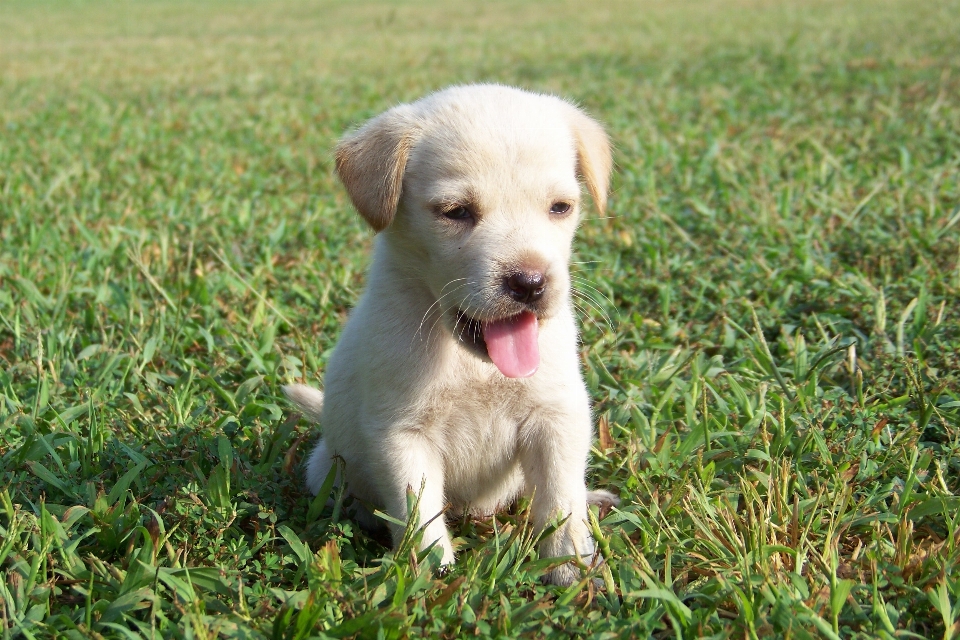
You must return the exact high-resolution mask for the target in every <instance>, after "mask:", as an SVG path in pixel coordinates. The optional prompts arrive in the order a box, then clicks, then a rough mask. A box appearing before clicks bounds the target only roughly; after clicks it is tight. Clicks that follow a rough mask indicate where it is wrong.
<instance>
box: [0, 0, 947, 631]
mask: <svg viewBox="0 0 960 640" xmlns="http://www.w3.org/2000/svg"><path fill="white" fill-rule="evenodd" d="M957 34H960V2H958V1H957V0H949V1H940V0H930V1H927V2H909V1H906V0H902V1H901V0H871V1H868V0H863V1H848V2H838V1H831V2H828V1H820V0H817V1H801V0H782V1H774V0H736V1H734V0H728V1H726V2H721V1H720V0H696V1H694V0H677V1H673V2H666V1H663V2H654V1H652V0H651V1H640V0H634V1H631V2H628V1H620V0H599V1H597V2H591V3H582V2H573V1H572V0H555V1H551V2H547V1H529V2H500V1H494V2H484V3H470V4H468V3H454V2H436V1H434V0H416V1H410V2H403V3H401V2H398V1H392V2H387V1H384V2H332V1H312V0H311V1H306V0H304V1H292V0H291V1H286V0H262V1H255V0H246V1H236V2H222V1H210V2H207V1H204V2H187V1H185V0H147V1H143V2H129V1H121V0H116V1H113V0H93V1H91V2H68V1H54V0H43V1H40V2H27V1H20V0H11V1H7V2H3V3H0V638H3V639H4V640H6V639H8V638H18V637H24V638H46V637H77V638H80V637H84V638H86V637H92V638H101V637H103V638H112V637H118V638H120V637H151V638H152V637H170V638H214V637H216V636H223V637H238V638H265V637H272V638H290V639H293V638H306V637H310V636H317V637H354V636H356V637H371V638H373V637H377V638H380V637H382V638H402V637H420V636H443V637H448V638H454V637H461V636H474V635H476V636H480V637H491V636H500V637H512V636H526V637H565V636H568V635H583V636H591V637H594V636H596V637H607V638H613V637H647V636H654V637H658V638H698V637H728V636H732V637H738V638H739V637H746V638H761V637H791V638H807V637H827V638H837V637H843V638H878V637H879V638H897V637H900V638H908V637H916V638H921V637H922V638H941V637H942V638H945V639H947V638H955V637H958V636H960V567H958V562H960V549H958V547H960V476H958V474H960V304H958V302H957V299H958V296H960V37H958V35H957ZM472 81H496V82H504V83H509V84H514V85H519V86H523V87H526V88H530V89H535V90H541V91H548V92H555V93H559V94H561V95H564V96H566V97H569V98H571V99H573V100H576V101H577V102H578V103H579V104H581V105H583V107H584V108H585V109H586V110H588V111H589V112H590V113H592V114H593V115H594V116H596V117H597V118H598V119H600V120H602V121H603V122H604V123H605V124H606V126H607V128H608V130H609V132H610V135H611V137H612V139H613V140H614V142H615V144H616V148H617V150H616V162H617V167H616V171H615V176H614V182H613V193H612V196H611V201H610V208H609V211H608V212H607V214H606V215H605V216H602V217H601V216H599V214H597V213H596V212H595V211H592V210H591V211H588V212H587V214H586V217H585V219H584V221H583V223H582V225H581V228H580V230H579V232H578V237H577V240H576V258H575V260H576V264H575V272H576V279H577V282H578V283H579V290H580V293H579V294H578V296H577V300H578V311H579V315H580V319H581V327H582V339H583V349H582V354H583V366H584V371H585V374H586V379H587V382H588V386H589V388H590V392H591V395H592V397H593V400H594V407H595V411H594V412H595V417H596V420H597V424H598V434H599V439H598V442H597V445H596V447H595V448H594V451H593V455H592V457H591V464H590V484H591V485H593V486H596V487H603V488H608V489H611V490H613V491H615V492H619V494H620V496H621V498H622V500H623V503H622V505H621V506H620V508H619V509H617V510H614V511H613V512H612V513H610V514H606V515H605V517H603V518H602V520H599V521H597V522H595V523H594V524H595V531H596V536H597V537H598V539H599V541H600V547H601V549H602V550H603V553H604V555H605V556H606V558H607V562H606V563H605V564H604V565H602V566H598V567H592V568H589V569H587V574H586V578H585V579H584V581H583V582H581V583H579V584H576V585H574V586H572V587H569V588H557V587H551V586H545V585H543V584H542V583H541V581H540V577H541V576H542V575H543V574H544V573H545V571H546V569H547V565H546V564H545V563H544V561H541V560H540V559H539V558H537V556H536V552H535V550H534V548H535V544H534V543H535V540H534V539H533V532H532V531H530V529H529V528H528V527H527V526H525V522H526V518H527V505H525V504H523V503H521V504H518V505H516V506H515V507H514V508H513V509H512V510H511V511H510V512H509V513H504V514H501V515H499V516H497V517H496V518H495V519H487V520H469V519H462V518H461V519H458V520H456V522H455V523H454V524H453V525H452V529H453V532H454V534H455V536H456V538H457V544H458V545H459V552H458V553H459V559H458V563H457V565H456V567H455V568H454V569H453V570H452V571H451V572H450V573H448V574H445V575H441V574H440V573H439V572H437V571H436V570H435V569H436V566H437V554H436V553H435V552H429V553H420V554H417V553H415V552H414V550H415V548H416V544H415V543H416V532H415V531H409V535H408V537H407V539H406V541H405V542H404V544H403V545H402V546H401V547H400V548H398V549H393V548H391V547H390V545H389V541H387V540H384V539H383V538H381V537H371V536H368V535H366V534H365V533H364V532H362V531H360V530H359V529H358V527H357V526H356V525H355V524H354V523H352V522H350V521H349V520H347V519H345V518H344V517H343V516H342V514H341V509H340V505H341V504H342V498H343V496H341V495H339V494H338V493H336V492H333V497H334V498H335V499H336V506H335V507H333V508H328V507H325V506H324V505H325V502H326V497H327V496H326V495H321V496H319V497H318V498H316V499H314V498H313V497H312V496H310V495H309V494H308V493H307V492H306V491H305V490H304V488H303V486H302V481H301V472H300V463H301V461H302V460H303V458H304V456H305V455H306V453H307V451H308V450H309V447H310V445H311V442H312V439H313V437H314V436H315V434H316V432H317V428H316V427H314V426H311V425H310V424H308V423H307V422H306V421H305V420H303V419H302V418H301V417H300V416H298V415H297V414H296V413H295V412H294V411H293V410H292V408H291V407H290V406H289V405H288V404H287V403H286V402H285V400H284V399H283V397H282V394H281V393H280V390H279V388H280V385H282V384H285V383H287V382H291V381H304V382H308V383H311V384H315V385H318V386H319V385H322V381H323V373H324V369H325V362H326V360H327V358H328V356H329V354H330V352H331V349H332V347H333V345H334V344H335V343H336V340H337V336H338V334H339V330H340V327H341V326H342V324H343V321H344V318H345V317H346V314H347V313H348V311H349V309H350V308H351V306H352V305H353V304H354V302H355V301H356V299H357V296H358V292H359V291H360V290H361V289H362V287H363V282H364V271H365V266H366V264H367V261H368V259H369V252H370V247H371V239H372V233H371V231H370V230H369V229H368V228H367V227H365V225H364V224H363V223H362V221H361V220H360V219H359V217H358V216H357V215H356V213H355V212H354V211H353V209H352V207H351V206H350V203H349V201H348V199H347V197H346V194H345V192H344V190H343V188H342V186H340V185H339V184H338V182H337V181H336V179H335V177H334V172H333V163H332V148H333V145H334V144H335V141H336V140H337V138H338V137H339V136H340V135H341V134H342V133H343V132H344V131H345V130H348V129H349V128H350V127H352V126H355V125H356V124H358V123H360V122H362V121H363V120H365V119H366V118H368V117H370V116H372V115H374V114H376V113H378V112H380V111H382V110H383V109H385V108H387V107H389V106H392V105H394V104H396V103H398V102H401V101H406V100H411V99H415V98H417V97H419V96H421V95H423V94H425V93H428V92H430V91H432V90H435V89H438V88H441V87H443V86H446V85H448V84H452V83H463V82H472ZM594 579H596V580H594ZM601 584H602V585H603V586H602V587H600V586H598V585H601Z"/></svg>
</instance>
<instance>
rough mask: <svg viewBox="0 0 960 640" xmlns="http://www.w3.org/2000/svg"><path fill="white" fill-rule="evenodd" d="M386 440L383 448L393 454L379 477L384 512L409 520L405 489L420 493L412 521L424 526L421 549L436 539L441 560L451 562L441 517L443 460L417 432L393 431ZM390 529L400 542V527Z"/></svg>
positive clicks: (401, 535)
mask: <svg viewBox="0 0 960 640" xmlns="http://www.w3.org/2000/svg"><path fill="white" fill-rule="evenodd" d="M387 441H388V443H387V446H386V447H385V448H384V450H385V451H389V452H391V453H392V454H393V457H392V458H390V459H388V460H384V461H383V462H384V467H385V468H386V469H389V473H386V474H382V476H381V478H380V479H379V480H380V482H379V484H380V493H381V495H382V496H383V499H384V502H385V503H386V504H385V505H384V506H385V507H386V510H387V513H389V514H390V515H391V516H393V517H394V518H397V519H399V520H403V521H407V520H409V515H410V514H408V513H407V490H408V489H409V490H411V491H413V492H414V493H418V494H420V502H419V506H418V512H419V521H418V522H416V523H413V524H415V525H416V526H417V527H422V528H423V539H422V542H421V550H422V549H425V548H427V547H429V546H430V545H431V544H433V543H434V542H436V543H437V545H438V546H439V547H440V548H441V549H443V558H442V560H441V561H442V563H443V564H451V563H452V562H453V561H454V555H453V545H452V544H451V542H450V534H449V533H448V532H447V525H446V523H445V522H444V519H443V507H444V497H443V460H442V459H441V458H440V455H439V454H438V453H437V451H436V449H435V448H434V447H433V445H431V443H430V442H429V441H428V440H427V439H426V438H424V437H423V436H421V435H420V434H419V433H417V432H416V431H409V430H404V431H401V432H398V433H395V434H392V435H391V436H388V437H387ZM421 488H422V491H421ZM428 523H429V524H428ZM390 529H391V532H392V533H393V542H394V544H395V545H398V544H400V540H401V539H402V538H403V529H402V528H400V527H399V526H395V525H391V527H390Z"/></svg>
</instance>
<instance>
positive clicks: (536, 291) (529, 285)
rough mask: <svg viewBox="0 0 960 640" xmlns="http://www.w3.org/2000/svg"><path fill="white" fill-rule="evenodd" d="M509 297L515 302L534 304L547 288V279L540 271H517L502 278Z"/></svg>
mask: <svg viewBox="0 0 960 640" xmlns="http://www.w3.org/2000/svg"><path fill="white" fill-rule="evenodd" d="M504 282H505V283H506V285H507V290H508V291H509V292H510V297H511V298H513V299H514V300H516V301H517V302H536V301H537V300H539V299H540V298H542V297H543V292H544V291H545V290H546V288H547V277H546V276H545V275H543V273H542V272H540V271H518V272H517V273H514V274H511V275H509V276H507V277H506V278H504Z"/></svg>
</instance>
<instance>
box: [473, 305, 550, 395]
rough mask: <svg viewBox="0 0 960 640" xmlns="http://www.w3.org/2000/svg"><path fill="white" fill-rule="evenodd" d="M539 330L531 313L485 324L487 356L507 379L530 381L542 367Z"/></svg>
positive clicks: (535, 317)
mask: <svg viewBox="0 0 960 640" xmlns="http://www.w3.org/2000/svg"><path fill="white" fill-rule="evenodd" d="M537 328H538V327H537V316H535V315H534V314H532V313H530V312H529V311H524V312H523V313H521V314H520V315H516V316H513V317H512V318H506V319H504V320H496V321H494V322H484V323H483V339H484V341H485V342H486V343H487V353H488V354H489V355H490V359H491V360H493V364H495V365H497V369H500V373H502V374H503V375H505V376H507V377H508V378H529V377H530V376H532V375H533V374H534V373H536V372H537V367H539V366H540V345H539V344H538V343H537Z"/></svg>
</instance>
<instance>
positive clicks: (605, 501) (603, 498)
mask: <svg viewBox="0 0 960 640" xmlns="http://www.w3.org/2000/svg"><path fill="white" fill-rule="evenodd" d="M587 504H594V505H597V506H598V507H600V510H601V511H609V510H610V509H612V508H613V507H619V506H620V498H618V497H617V496H615V495H614V494H612V493H610V492H609V491H604V490H603V489H597V490H596V491H588V492H587Z"/></svg>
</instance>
